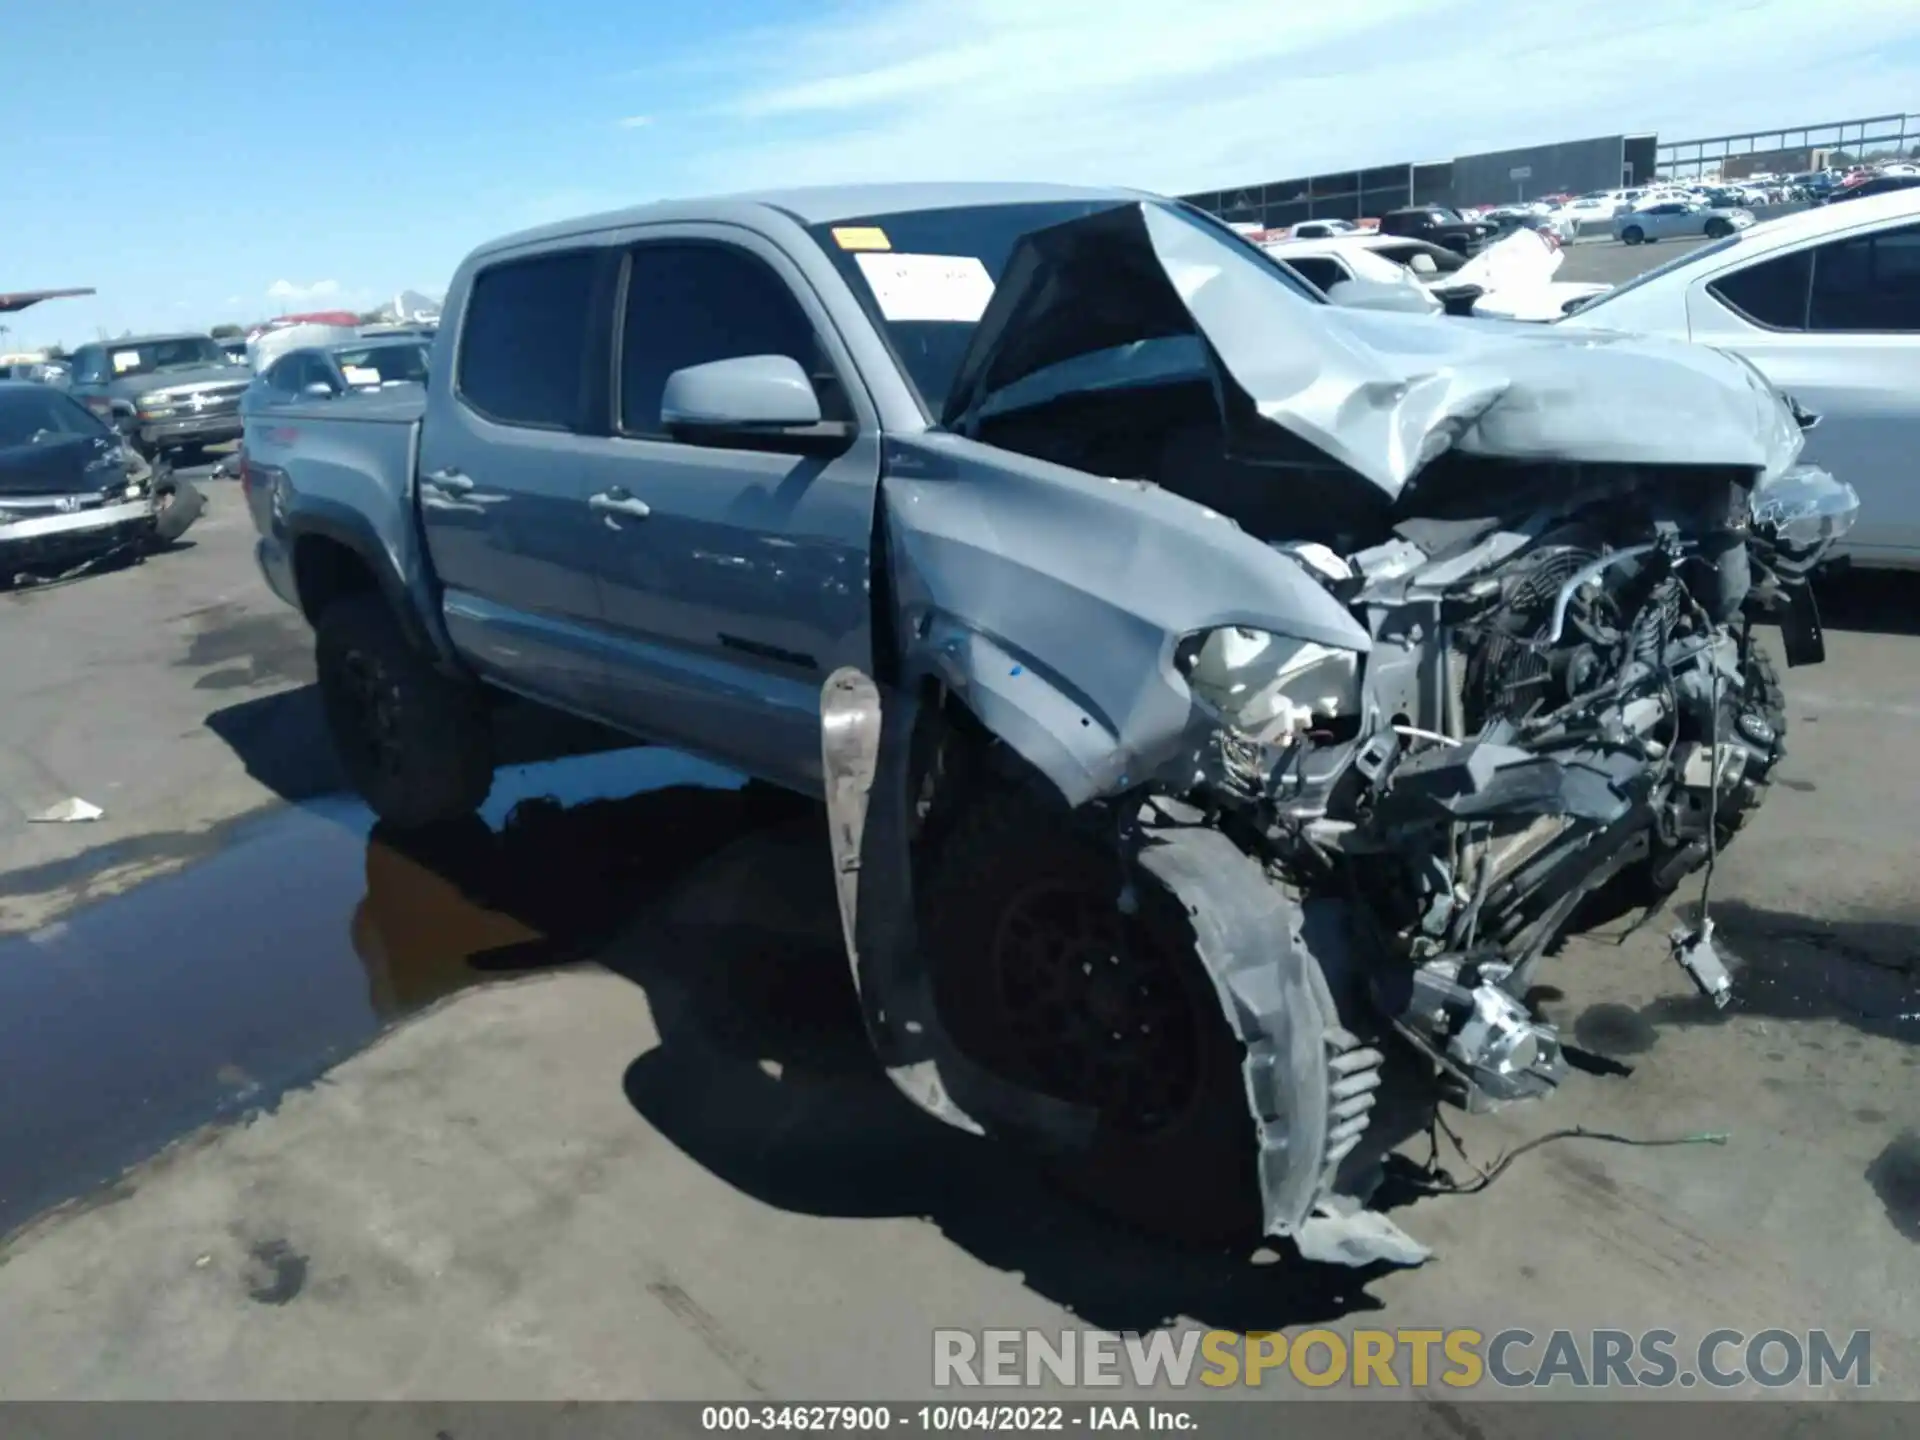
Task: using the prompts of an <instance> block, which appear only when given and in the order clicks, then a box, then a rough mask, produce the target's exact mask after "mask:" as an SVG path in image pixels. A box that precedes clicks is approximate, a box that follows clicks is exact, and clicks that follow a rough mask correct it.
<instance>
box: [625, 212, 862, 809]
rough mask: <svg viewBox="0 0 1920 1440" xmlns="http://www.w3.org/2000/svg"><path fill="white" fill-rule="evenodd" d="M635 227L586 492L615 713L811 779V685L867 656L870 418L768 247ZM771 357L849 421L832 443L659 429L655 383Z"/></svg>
mask: <svg viewBox="0 0 1920 1440" xmlns="http://www.w3.org/2000/svg"><path fill="white" fill-rule="evenodd" d="M631 240H632V243H630V245H629V248H628V249H627V253H626V260H625V265H626V269H625V274H624V276H623V278H622V283H621V287H620V298H619V300H618V303H617V319H616V325H615V328H616V336H615V344H614V354H615V361H616V368H615V379H614V408H613V416H612V427H611V428H612V435H611V436H610V438H609V439H608V440H607V441H606V442H604V444H603V445H601V446H599V447H598V449H597V456H596V460H595V463H594V465H593V473H594V476H595V480H594V483H593V486H592V489H593V492H594V494H595V495H596V496H599V497H601V500H600V502H599V503H600V504H601V505H602V511H601V514H600V519H599V523H598V524H597V525H596V527H595V530H594V540H595V547H594V554H595V556H596V564H597V567H598V569H599V574H600V583H601V590H602V597H603V598H602V604H603V607H604V614H605V621H606V627H607V637H608V643H609V646H610V647H611V649H612V652H613V664H614V677H613V678H614V683H615V700H614V704H615V706H616V711H617V713H616V716H615V718H616V719H617V720H618V721H620V722H621V723H623V724H625V725H626V726H628V727H629V728H632V729H634V730H637V731H639V732H640V733H643V734H647V735H651V736H655V737H657V738H659V739H662V740H665V741H667V742H669V743H673V744H676V745H679V746H682V747H684V748H687V749H690V750H693V751H696V752H700V751H704V752H707V753H710V754H712V755H714V756H716V757H717V758H721V759H723V760H725V761H726V762H727V763H730V764H737V765H740V766H741V767H742V768H745V769H748V770H751V771H753V772H754V773H755V774H757V775H759V776H761V777H762V778H764V779H768V780H772V781H775V782H776V783H780V784H784V785H788V786H792V787H795V788H799V789H803V790H811V789H817V788H818V785H819V765H820V738H819V737H820V717H819V701H820V687H821V685H822V683H823V682H824V681H825V680H826V678H827V676H828V675H829V674H830V673H831V672H832V671H833V670H834V669H835V668H836V667H838V666H840V665H843V664H855V665H859V666H861V667H863V668H867V667H870V666H871V664H872V655H871V636H870V624H871V609H870V607H871V599H870V597H869V595H868V589H867V578H868V568H867V567H868V554H869V548H870V544H871V537H872V529H873V515H874V499H875V495H876V493H877V489H878V485H879V474H880V459H879V455H880V451H879V429H878V422H877V417H876V415H875V413H874V411H873V407H872V403H871V400H870V399H869V397H868V396H867V395H866V393H865V391H864V389H863V388H862V387H861V386H860V384H859V383H858V376H857V372H856V371H855V369H854V368H853V365H852V362H851V359H850V357H849V355H848V353H847V351H846V349H845V347H844V345H843V343H842V341H841V338H840V337H839V335H838V334H837V332H836V331H835V329H834V327H833V324H832V322H831V320H830V319H829V318H828V315H827V312H826V309H825V307H824V306H823V305H822V304H821V302H820V299H819V297H818V295H816V294H815V292H814V291H813V289H812V288H811V286H810V284H809V283H808V281H807V280H806V278H805V277H804V276H803V275H802V274H801V272H800V270H799V269H798V268H797V267H796V266H795V265H794V264H793V262H792V261H791V260H790V259H788V258H787V256H786V255H784V254H783V253H782V252H781V250H780V249H779V247H778V246H776V245H774V244H773V243H772V242H771V241H770V240H768V239H766V238H765V237H763V236H760V235H759V234H757V233H755V232H752V231H749V230H745V229H741V228H738V227H733V226H725V225H673V226H661V227H648V229H647V230H646V231H645V232H644V233H643V234H641V235H639V236H637V237H631ZM769 354H778V355H787V356H791V357H792V358H793V359H795V360H796V361H798V362H799V363H800V365H801V367H802V368H803V369H804V370H806V372H807V373H808V374H809V375H810V376H811V377H812V378H813V382H814V389H815V393H816V394H817V395H818V397H819V399H820V405H821V411H822V414H823V416H824V417H825V418H826V419H829V420H836V419H837V420H852V421H854V422H855V423H856V425H857V433H856V435H855V437H854V438H853V440H852V442H851V443H850V444H849V445H847V447H846V448H845V449H844V450H841V451H840V452H839V453H837V454H832V455H820V454H812V455H809V454H801V453H787V452H783V451H781V450H779V449H777V448H771V446H772V442H769V446H768V447H763V448H756V449H744V448H732V447H723V446H717V445H695V444H686V443H681V442H679V441H676V440H675V439H673V438H672V437H670V436H669V435H668V434H667V432H666V430H665V428H664V426H663V425H662V423H661V417H660V401H661V392H662V390H663V388H664V386H665V384H666V380H667V377H668V376H669V375H670V374H672V373H673V372H674V371H675V370H679V369H681V368H683V367H686V366H689V365H698V364H703V363H706V362H708V361H713V360H722V359H729V358H734V357H739V356H747V355H769Z"/></svg>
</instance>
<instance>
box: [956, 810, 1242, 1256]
mask: <svg viewBox="0 0 1920 1440" xmlns="http://www.w3.org/2000/svg"><path fill="white" fill-rule="evenodd" d="M1122 875H1123V867H1122V864H1121V861H1120V857H1119V855H1118V854H1117V853H1116V850H1115V847H1114V845H1113V843H1112V842H1111V841H1110V840H1108V839H1107V838H1106V837H1105V836H1103V835H1101V834H1100V833H1099V832H1098V831H1096V830H1094V829H1092V828H1090V827H1088V826H1086V825H1084V824H1083V823H1082V822H1081V821H1080V820H1079V819H1078V818H1076V817H1074V816H1072V815H1069V814H1067V813H1066V812H1064V811H1063V810H1061V809H1060V808H1059V807H1057V806H1051V805H1048V804H1045V803H1043V802H1042V801H1040V800H1039V799H1038V798H1037V797H1033V796H1030V795H1029V794H1027V793H1025V792H1022V791H1018V790H1007V791H1002V792H997V793H991V794H989V795H987V796H985V797H983V798H982V799H980V800H978V801H976V802H974V803H973V804H972V806H971V807H970V808H969V809H968V810H967V811H966V812H964V813H963V814H962V815H960V816H959V817H957V819H956V821H955V825H954V828H953V829H952V830H951V831H950V832H949V833H948V835H947V836H946V837H945V838H944V840H943V841H942V843H941V844H940V845H939V847H938V851H937V855H936V857H935V859H934V864H933V867H932V874H931V875H930V876H929V879H928V883H927V885H926V887H925V888H924V890H923V891H922V897H921V899H922V905H921V917H922V918H921V937H922V945H923V946H924V948H925V951H926V955H927V959H928V962H929V964H930V966H931V969H932V973H933V977H934V993H935V996H936V998H937V1001H938V1004H939V1009H940V1014H941V1017H942V1021H943V1023H944V1024H945V1025H946V1026H947V1028H948V1030H949V1031H950V1033H951V1034H952V1036H953V1039H954V1042H955V1044H956V1045H958V1046H959V1048H960V1049H961V1050H962V1051H963V1052H965V1053H966V1054H967V1055H968V1056H969V1057H970V1058H971V1059H973V1060H974V1061H975V1062H976V1063H978V1064H980V1065H983V1066H985V1067H986V1068H987V1069H989V1070H991V1071H993V1072H995V1073H996V1074H998V1075H1000V1076H1002V1077H1004V1078H1006V1079H1008V1080H1011V1081H1013V1082H1014V1083H1017V1084H1020V1085H1023V1086H1026V1087H1028V1088H1030V1089H1034V1090H1038V1091H1040V1092H1041V1093H1043V1094H1046V1095H1050V1096H1053V1097H1055V1098H1057V1099H1061V1100H1066V1101H1069V1102H1072V1103H1075V1104H1079V1105H1084V1106H1086V1107H1088V1108H1090V1109H1092V1110H1094V1111H1095V1112H1096V1113H1097V1114H1098V1116H1099V1120H1098V1125H1097V1129H1096V1132H1095V1137H1094V1140H1093V1142H1092V1144H1091V1145H1090V1146H1089V1147H1088V1148H1087V1149H1085V1150H1083V1151H1079V1152H1076V1153H1075V1154H1073V1155H1071V1156H1067V1157H1054V1158H1050V1159H1049V1160H1048V1161H1047V1162H1046V1169H1047V1172H1048V1175H1049V1177H1050V1178H1051V1179H1052V1180H1053V1181H1054V1182H1055V1183H1056V1184H1057V1185H1059V1187H1060V1188H1061V1189H1063V1190H1065V1191H1067V1192H1068V1193H1070V1194H1072V1195H1073V1196H1074V1197H1076V1198H1077V1199H1079V1200H1081V1201H1082V1202H1083V1203H1086V1204H1088V1205H1090V1206H1092V1207H1094V1208H1096V1209H1099V1210H1103V1211H1105V1212H1107V1213H1109V1214H1111V1215H1113V1216H1114V1217H1115V1218H1117V1219H1119V1220H1121V1221H1122V1222H1124V1223H1126V1224H1129V1225H1132V1226H1135V1227H1136V1228H1139V1229H1141V1230H1144V1231H1148V1232H1150V1233H1153V1234H1156V1235H1159V1236H1162V1237H1165V1238H1168V1239H1173V1240H1181V1241H1187V1242H1191V1243H1200V1244H1218V1245H1227V1244H1235V1243H1250V1242H1253V1241H1255V1240H1257V1239H1258V1237H1259V1236H1260V1234H1261V1230H1262V1213H1261V1203H1260V1186H1259V1169H1258V1154H1257V1148H1256V1143H1255V1132H1254V1124H1253V1121H1252V1119H1251V1118H1250V1116H1249V1114H1248V1110H1247V1094H1246V1085H1245V1081H1244V1079H1243V1078H1242V1075H1241V1062H1242V1059H1243V1056H1244V1049H1243V1047H1242V1046H1241V1044H1240V1042H1239V1041H1238V1040H1237V1039H1236V1038H1235V1037H1234V1035H1233V1033H1232V1032H1231V1030H1230V1029H1229V1028H1228V1025H1227V1021H1226V1018H1225V1016H1224V1015H1222V1013H1221V1011H1220V1003H1219V1000H1218V998H1217V996H1216V995H1215V993H1214V991H1213V989H1212V985H1211V982H1210V980H1209V978H1208V976H1207V974H1206V971H1205V966H1204V963H1203V961H1202V960H1201V958H1200V955H1199V952H1198V942H1197V941H1196V939H1195V937H1194V933H1193V930H1192V927H1191V925H1190V924H1189V923H1188V920H1187V917H1186V914H1185V911H1184V910H1183V909H1182V907H1181V905H1180V904H1179V902H1178V901H1177V900H1176V899H1175V898H1174V897H1173V895H1172V894H1171V893H1169V892H1168V891H1167V890H1166V889H1164V888H1163V887H1161V886H1160V885H1159V883H1158V882H1157V881H1154V880H1153V879H1152V878H1151V877H1150V876H1149V875H1147V874H1145V873H1137V874H1136V875H1135V876H1134V881H1133V883H1134V889H1135V893H1136V895H1137V899H1138V902H1139V903H1138V905H1137V907H1135V908H1134V913H1132V914H1127V913H1123V910H1122V907H1121V905H1120V904H1119V896H1120V891H1121V887H1122Z"/></svg>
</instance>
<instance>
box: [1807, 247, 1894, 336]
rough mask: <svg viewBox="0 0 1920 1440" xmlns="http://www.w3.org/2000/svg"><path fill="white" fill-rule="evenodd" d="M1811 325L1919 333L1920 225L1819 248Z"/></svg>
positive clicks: (1809, 315)
mask: <svg viewBox="0 0 1920 1440" xmlns="http://www.w3.org/2000/svg"><path fill="white" fill-rule="evenodd" d="M1807 328H1808V329H1809V330H1822V331H1839V332H1849V331H1851V332H1860V331H1868V332H1872V331H1879V332H1892V333H1896V334H1912V333H1914V332H1916V331H1920V225H1907V226H1903V227H1901V228H1900V229H1898V230H1882V231H1879V232H1878V233H1876V234H1872V235H1854V236H1850V237H1848V238H1847V239H1844V240H1834V241H1831V242H1829V243H1828V244H1825V245H1822V246H1820V247H1819V248H1818V249H1817V250H1815V251H1814V252H1813V287H1812V298H1811V301H1810V303H1809V305H1808V307H1807Z"/></svg>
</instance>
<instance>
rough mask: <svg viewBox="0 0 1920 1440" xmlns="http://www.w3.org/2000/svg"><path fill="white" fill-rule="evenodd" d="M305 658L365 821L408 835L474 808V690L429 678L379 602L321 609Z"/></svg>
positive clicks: (479, 737) (487, 742) (482, 713)
mask: <svg viewBox="0 0 1920 1440" xmlns="http://www.w3.org/2000/svg"><path fill="white" fill-rule="evenodd" d="M314 659H315V668H316V669H317V670H318V672H319V681H320V699H321V705H322V708H323V710H324V711H325V714H326V717H327V729H328V731H329V732H330V733H331V735H332V737H333V744H334V749H335V750H336V751H337V752H338V754H339V756H340V764H341V767H342V768H343V769H344V770H345V771H346V772H347V778H348V780H349V781H351V782H352V784H353V787H354V789H356V790H358V791H359V792H360V795H361V797H362V798H363V799H364V800H365V801H366V802H367V804H368V805H369V806H371V807H372V809H373V812H374V814H375V815H377V816H379V818H380V819H382V820H384V821H386V822H387V823H388V824H390V825H394V826H397V827H399V828H401V829H404V830H417V829H421V828H423V827H425V826H429V825H437V824H442V823H445V822H448V821H452V820H458V819H461V818H463V817H465V816H468V815H471V814H472V813H473V812H474V811H475V810H477V809H479V808H480V805H481V803H482V802H483V801H484V800H485V799H486V798H487V792H488V791H489V790H491V789H492V788H493V733H492V728H491V726H490V724H489V722H488V719H487V712H486V706H485V704H484V699H483V696H482V694H481V691H480V689H479V687H478V686H476V685H473V684H470V683H465V682H462V681H458V680H454V679H452V678H450V677H449V676H446V675H443V674H441V673H440V671H438V670H437V669H435V668H434V667H433V665H432V664H431V663H430V662H429V661H428V659H427V657H426V656H424V655H422V654H421V653H420V651H419V650H418V649H416V648H415V647H414V646H413V645H412V644H411V643H409V641H408V640H407V637H406V636H405V635H404V634H403V633H401V630H400V626H399V623H398V621H397V620H396V619H395V618H394V615H393V612H392V611H391V610H389V609H388V608H387V605H386V602H385V601H384V600H383V599H382V598H381V597H380V596H378V595H372V594H367V595H349V596H346V597H345V598H343V599H340V600H336V601H335V602H334V603H333V604H331V605H329V606H328V607H327V608H326V610H325V612H324V613H322V615H321V616H320V622H319V625H318V626H317V627H316V633H315V644H314Z"/></svg>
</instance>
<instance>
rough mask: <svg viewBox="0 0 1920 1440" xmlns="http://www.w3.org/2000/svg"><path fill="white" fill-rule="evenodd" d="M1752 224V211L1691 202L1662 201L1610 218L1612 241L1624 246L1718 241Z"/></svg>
mask: <svg viewBox="0 0 1920 1440" xmlns="http://www.w3.org/2000/svg"><path fill="white" fill-rule="evenodd" d="M1751 224H1753V212H1752V211H1751V210H1735V209H1731V208H1729V207H1726V206H1720V205H1702V204H1700V203H1699V202H1697V201H1693V200H1663V201H1661V202H1660V203H1659V204H1658V205H1650V206H1648V207H1647V208H1646V209H1645V210H1629V211H1627V213H1626V214H1624V215H1616V216H1614V217H1613V238H1614V239H1616V240H1619V241H1621V242H1623V243H1624V244H1627V245H1640V244H1644V243H1645V242H1646V241H1649V240H1678V239H1681V238H1688V239H1691V238H1692V237H1693V236H1696V235H1705V236H1707V237H1708V238H1710V239H1718V238H1719V237H1720V236H1722V235H1731V234H1733V232H1734V231H1736V230H1744V229H1746V228H1747V226H1749V225H1751Z"/></svg>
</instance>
